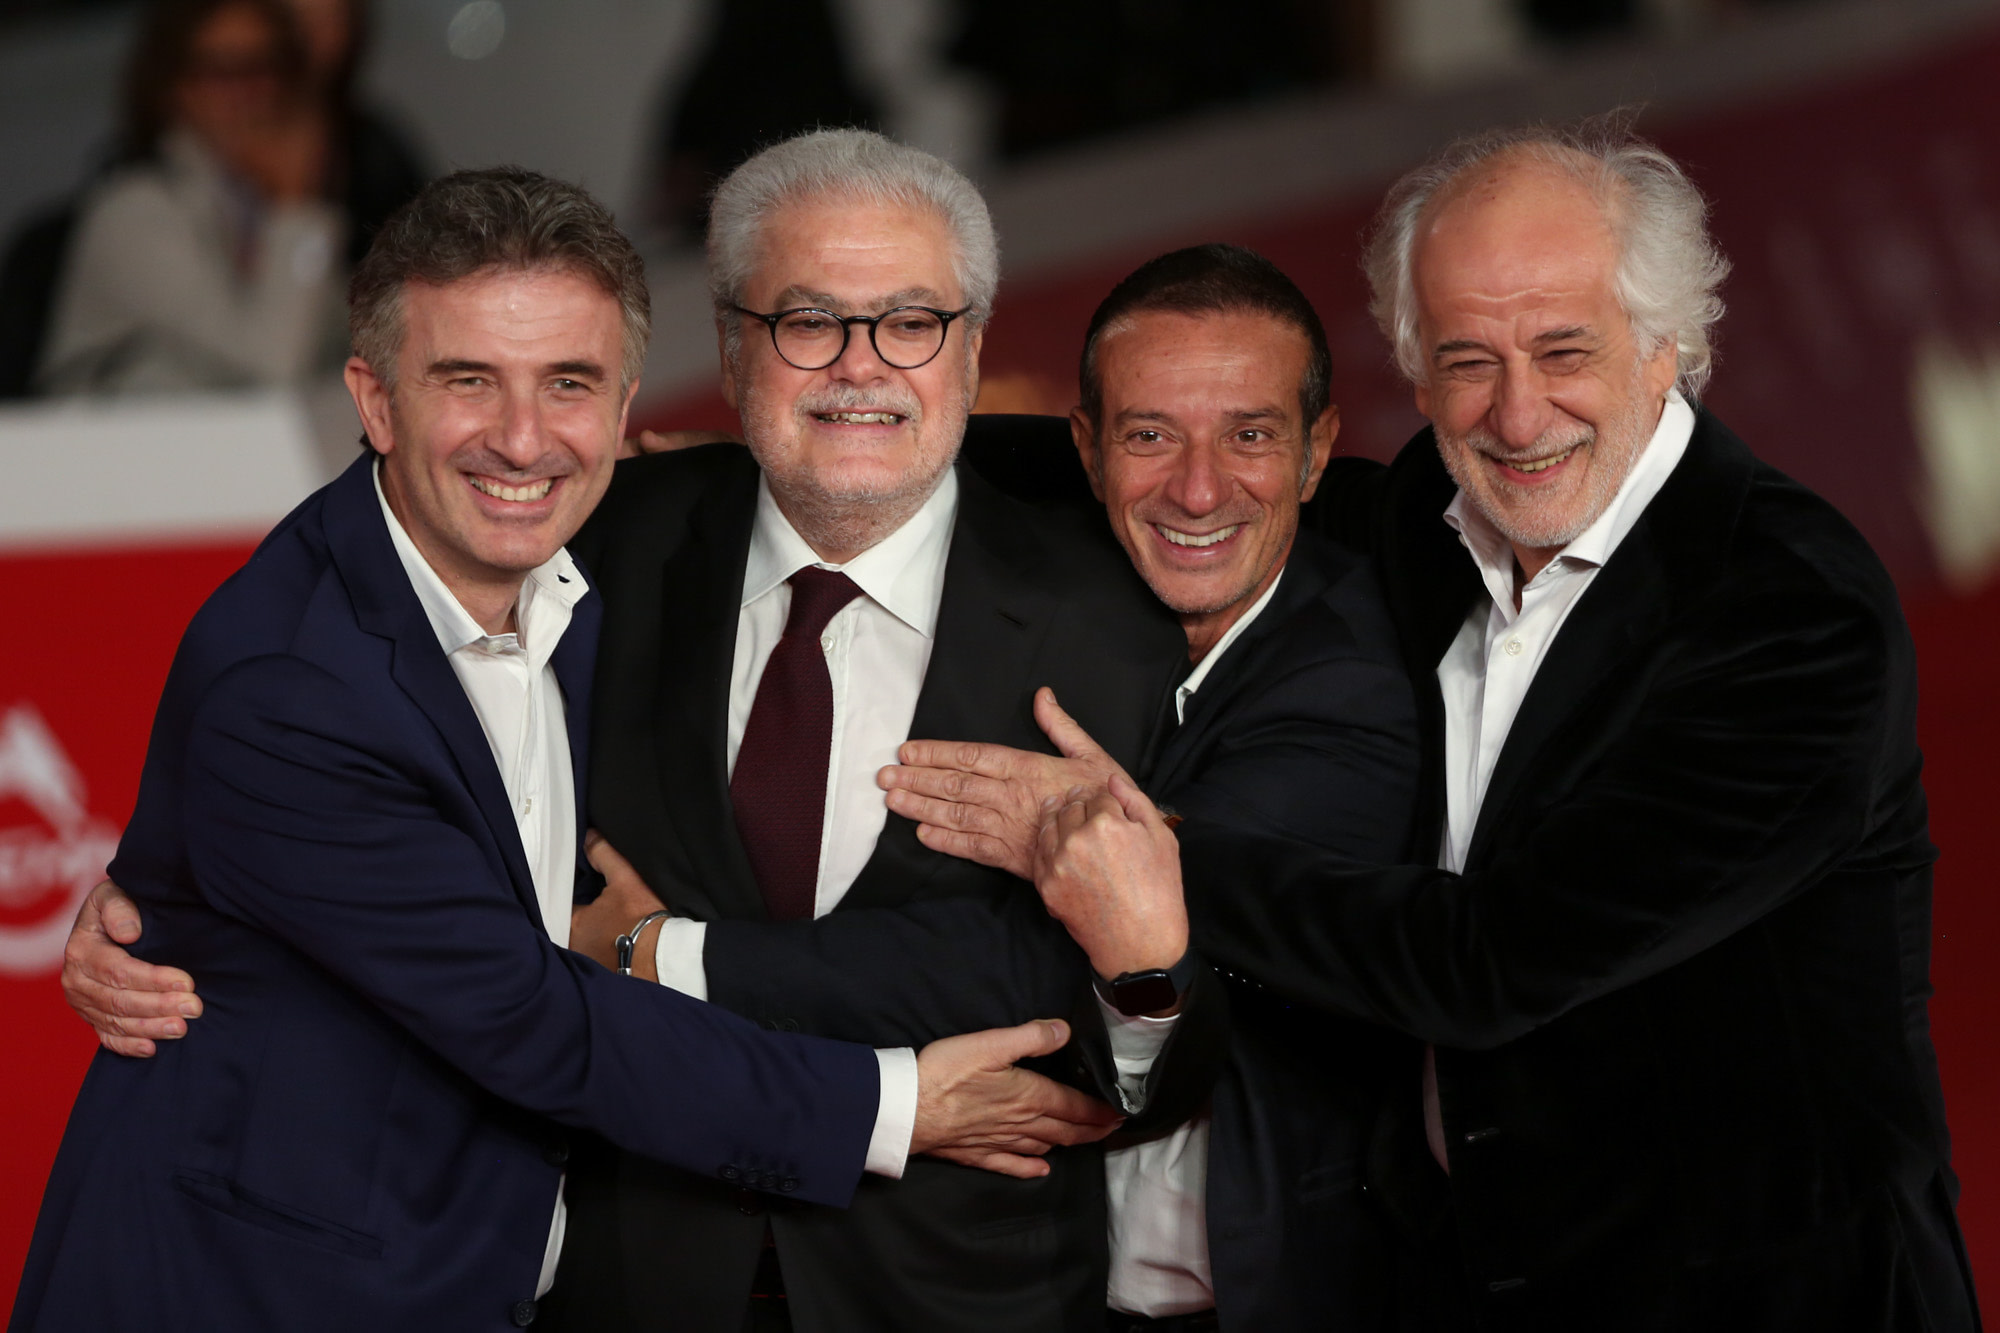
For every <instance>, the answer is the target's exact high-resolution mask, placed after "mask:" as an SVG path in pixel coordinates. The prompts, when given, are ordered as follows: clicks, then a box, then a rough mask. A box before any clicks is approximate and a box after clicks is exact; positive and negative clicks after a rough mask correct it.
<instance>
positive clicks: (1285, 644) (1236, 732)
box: [1152, 533, 1420, 1333]
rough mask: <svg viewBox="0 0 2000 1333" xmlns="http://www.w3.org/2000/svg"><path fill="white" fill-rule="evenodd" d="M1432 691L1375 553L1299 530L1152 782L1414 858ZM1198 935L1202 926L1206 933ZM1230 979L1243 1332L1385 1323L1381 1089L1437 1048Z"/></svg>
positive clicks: (1215, 1141)
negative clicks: (1376, 1148)
mask: <svg viewBox="0 0 2000 1333" xmlns="http://www.w3.org/2000/svg"><path fill="white" fill-rule="evenodd" d="M1417 756H1418V744H1417V721H1416V705H1415V702H1414V700H1413V699H1412V697H1411V690H1410V683H1409V679H1408V677H1407V676H1406V674H1405V673H1404V671H1403V667H1402V662H1401V657H1400V655H1399V653H1398V651H1397V647H1396V638H1395V631H1394V629H1393V627H1392V626H1391V625H1390V623H1389V616H1388V611H1387V609H1386V608H1385V607H1384V605H1383V602H1382V594H1381V591H1380V587H1379V584H1378V582H1377V580H1376V578H1375V574H1374V571H1373V569H1372V568H1371V567H1370V565H1369V562H1368V561H1367V560H1366V559H1364V558H1363V557H1360V556H1358V555H1355V554H1352V553H1350V552H1347V551H1344V550H1340V549H1337V548H1335V547H1333V546H1331V545H1329V544H1327V543H1325V542H1322V541H1320V540H1318V539H1317V538H1316V537H1315V535H1314V534H1312V533H1301V534H1300V537H1299V541H1298V544H1297V545H1296V546H1295V547H1294V549H1293V551H1292V554H1291V557H1290V559H1289V561H1288V562H1287V564H1286V567H1285V574H1284V578H1283V579H1282V580H1281V581H1280V582H1279V584H1278V590H1277V593H1276V594H1275V595H1274V596H1273V597H1272V599H1271V603H1270V605H1269V606H1267V607H1266V608H1265V609H1264V611H1263V613H1262V614H1261V615H1260V616H1259V617H1258V618H1257V619H1256V620H1255V621H1254V622H1252V624H1251V626H1250V628H1249V629H1248V630H1246V631H1245V632H1244V634H1243V637H1242V638H1240V639H1238V640H1237V641H1236V642H1235V643H1234V644H1232V645H1231V646H1230V647H1229V649H1228V650H1227V651H1226V653H1225V654H1224V656H1223V657H1222V658H1221V659H1220V660H1218V662H1217V663H1216V665H1215V666H1214V667H1213V668H1212V669H1211V672H1210V674H1209V676H1208V678H1207V679H1206V680H1205V681H1203V683H1202V685H1201V688H1200V689H1199V690H1197V691H1196V692H1195V694H1194V696H1193V697H1192V698H1191V699H1190V700H1189V701H1188V708H1187V717H1186V719H1185V720H1184V721H1183V723H1182V724H1181V726H1180V727H1179V729H1178V730H1176V731H1175V732H1174V733H1173V735H1172V738H1171V739H1170V740H1169V741H1168V742H1167V743H1166V745H1165V747H1164V749H1163V750H1162V753H1161V756H1160V763H1159V765H1158V767H1157V768H1156V770H1155V772H1154V776H1153V783H1152V789H1153V790H1154V791H1155V792H1156V793H1157V794H1158V796H1159V797H1160V799H1161V800H1163V801H1165V802H1166V803H1168V804H1170V805H1171V806H1173V808H1174V809H1175V810H1177V811H1179V812H1180V813H1181V814H1182V815H1183V816H1185V818H1186V820H1187V823H1186V824H1184V825H1183V826H1182V827H1183V831H1184V832H1185V831H1186V830H1187V829H1189V828H1191V827H1195V826H1202V827H1207V826H1213V827H1219V828H1230V829H1238V830H1244V831H1250V832H1257V833H1266V834H1275V835H1281V836H1285V837H1289V838H1295V839H1299V840H1301V841H1304V842H1307V843H1310V844H1311V845H1313V846H1315V847H1317V848H1319V849H1321V850H1322V851H1324V852H1326V853H1328V854H1330V855H1331V856H1333V857H1336V858H1340V859H1343V860H1347V861H1351V862H1352V863H1354V864H1357V865H1375V864H1382V863H1393V862H1397V861H1401V860H1403V859H1405V857H1406V855H1407V853H1408V851H1409V847H1410V841H1411V833H1412V828H1413V824H1412V819H1411V810H1412V806H1413V803H1414V801H1415V798H1416V792H1417V771H1418V762H1417ZM1199 943H1200V941H1199V940H1197V944H1199ZM1225 979H1226V980H1227V982H1228V984H1229V1000H1230V1019H1231V1022H1230V1025H1229V1038H1230V1041H1229V1056H1228V1061H1227V1063H1226V1064H1225V1065H1224V1068H1223V1072H1222V1074H1221V1077H1220V1078H1219V1079H1218V1081H1217V1083H1216V1086H1215V1091H1214V1096H1213V1101H1212V1106H1211V1110H1212V1117H1213V1118H1212V1120H1211V1127H1210V1137H1209V1161H1208V1187H1207V1188H1208V1192H1207V1215H1208V1245H1209V1259H1210V1265H1211V1270H1212V1276H1213V1279H1214V1282H1215V1299H1216V1308H1217V1311H1218V1313H1219V1314H1220V1316H1221V1319H1222V1326H1223V1328H1224V1329H1226V1330H1229V1331H1230V1333H1287V1331H1289V1330H1301V1331H1303V1330H1308V1329H1322V1328H1339V1329H1343V1330H1350V1331H1351V1333H1365V1330H1369V1329H1376V1328H1380V1327H1382V1326H1383V1320H1384V1318H1385V1317H1386V1312H1387V1309H1388V1305H1389V1291H1390V1284H1389V1281H1388V1277H1389V1273H1390V1271H1391V1267H1390V1262H1389V1258H1390V1237H1391V1232H1390V1230H1389V1228H1388V1226H1387V1221H1386V1219H1385V1218H1384V1217H1383V1216H1382V1213H1381V1210H1380V1208H1379V1206H1378V1205H1377V1203H1376V1202H1375V1200H1374V1199H1373V1198H1372V1196H1371V1195H1370V1194H1369V1193H1368V1192H1367V1191H1366V1189H1365V1188H1364V1186H1365V1172H1364V1164H1365V1160H1366V1157H1367V1154H1368V1150H1369V1144H1370V1141H1371V1135H1372V1131H1373V1127H1374V1125H1375V1122H1376V1119H1377V1117H1378V1115H1379V1114H1380V1112H1381V1107H1382V1103H1383V1099H1384V1098H1385V1097H1391V1096H1394V1095H1397V1094H1399V1093H1402V1092H1406V1091H1407V1090H1408V1089H1409V1088H1411V1087H1413V1086H1414V1085H1415V1079H1416V1077H1417V1070H1418V1068H1419V1065H1418V1055H1419V1050H1420V1048H1419V1047H1418V1045H1417V1044H1416V1043H1415V1042H1413V1041H1411V1040H1410V1039H1409V1038H1407V1037H1403V1036H1400V1035H1398V1034H1395V1033H1392V1032H1389V1031H1388V1030H1386V1029H1383V1028H1380V1027H1376V1026H1373V1025H1370V1024H1365V1023H1359V1022H1355V1021H1353V1020H1351V1019H1346V1018H1341V1017H1335V1016H1331V1015H1328V1014H1325V1013H1322V1012H1319V1011H1316V1010H1313V1009H1310V1008H1307V1007H1303V1006H1297V1005H1293V1004H1290V1003H1288V1002H1286V1001H1285V1000H1284V999H1283V998H1282V997H1279V996H1276V995H1273V994H1272V993H1271V992H1269V991H1267V990H1265V989H1264V988H1262V987H1260V986H1259V985H1257V984H1256V983H1255V982H1253V981H1251V980H1249V979H1248V978H1246V977H1244V976H1242V975H1241V974H1237V975H1232V976H1228V977H1226V978H1225Z"/></svg>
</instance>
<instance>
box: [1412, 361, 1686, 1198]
mask: <svg viewBox="0 0 2000 1333" xmlns="http://www.w3.org/2000/svg"><path fill="white" fill-rule="evenodd" d="M1693 434H1694V411H1693V409H1691V408H1690V407H1689V406H1688V405H1687V402H1686V400H1684V399H1683V398H1682V397H1681V396H1680V393H1679V391H1678V390H1673V391H1669V392H1668V394H1667V400H1666V405H1665V407H1664V408H1663V409H1662V410H1661V412H1660V423H1659V425H1658V426H1656V427H1655V428H1654V430H1653V437H1652V439H1650V440H1649V441H1647V443H1646V447H1645V448H1644V449H1643V450H1642V451H1641V452H1640V454H1639V457H1638V458H1637V459H1635V460H1634V461H1633V464H1632V470H1631V471H1630V472H1628V473H1626V474H1625V480H1624V481H1623V482H1622V483H1621V484H1620V485H1619V487H1618V491H1617V493H1616V494H1615V495H1613V496H1612V497H1611V503H1610V504H1609V505H1608V506H1606V508H1605V510H1604V512H1603V513H1602V514H1599V515H1598V516H1597V521H1596V522H1594V523H1592V524H1591V525H1590V526H1589V527H1587V528H1585V529H1584V530H1583V532H1582V534H1581V535H1580V536H1578V537H1577V539H1576V540H1575V541H1573V542H1571V543H1570V544H1569V545H1567V546H1565V547H1563V548H1562V550H1561V551H1560V552H1558V553H1557V555H1556V557H1555V559H1553V560H1551V561H1549V563H1548V564H1547V565H1545V566H1544V567H1543V568H1542V570H1541V572H1540V573H1538V574H1536V575H1535V577H1533V578H1532V579H1529V580H1528V581H1527V583H1526V584H1524V585H1522V587H1521V588H1520V606H1519V608H1518V609H1517V608H1516V607H1515V604H1514V603H1515V573H1516V571H1515V564H1514V548H1513V546H1512V545H1511V544H1510V543H1509V542H1508V540H1507V538H1506V537H1504V536H1503V535H1501V533H1500V531H1499V530H1498V529H1497V528H1495V527H1494V526H1493V525H1492V524H1491V523H1490V522H1488V521H1487V519H1486V516H1485V515H1484V514H1482V513H1480V512H1479V510H1478V508H1477V506H1475V505H1474V504H1473V503H1472V502H1471V500H1469V499H1468V498H1466V495H1465V493H1464V492H1463V491H1460V492H1459V493H1458V494H1457V495H1455V496H1454V497H1453V498H1452V502H1451V505H1450V507H1449V508H1447V509H1446V510H1445V511H1444V521H1445V522H1446V523H1449V524H1450V525H1451V526H1452V527H1453V529H1455V530H1456V531H1457V533H1458V539H1459V542H1460V543H1461V544H1462V545H1464V547H1465V549H1466V550H1467V551H1468V552H1470V553H1471V556H1472V562H1473V564H1475V565H1476V566H1478V568H1479V574H1480V577H1481V578H1482V579H1484V580H1485V582H1486V591H1487V593H1488V594H1489V596H1488V597H1487V598H1486V600H1484V601H1481V602H1477V603H1475V604H1474V605H1473V607H1472V609H1471V611H1470V612H1469V613H1467V615H1466V618H1465V624H1464V625H1462V626H1461V627H1460V628H1459V631H1458V637H1457V638H1455V639H1453V640H1452V643H1451V647H1450V648H1449V649H1447V650H1446V651H1445V655H1444V657H1443V658H1441V659H1440V660H1439V662H1438V667H1437V678H1438V689H1439V691H1440V692H1441V693H1442V694H1443V696H1444V781H1445V830H1444V837H1443V840H1442V845H1441V846H1440V847H1439V848H1438V865H1439V866H1440V867H1441V868H1443V869H1445V870H1450V871H1453V872H1454V873H1456V872H1461V871H1463V870H1464V869H1465V856H1466V852H1467V850H1468V849H1469V848H1470V847H1471V846H1472V833H1473V829H1474V828H1476V827H1477V826H1478V823H1479V807H1480V805H1481V803H1482V802H1484V801H1485V799H1486V785H1487V783H1489V782H1491V781H1492V779H1493V767H1494V765H1495V764H1497V763H1498V762H1499V760H1500V751H1501V749H1502V748H1503V747H1504V746H1505V745H1506V744H1507V733H1508V731H1509V730H1510V729H1511V728H1512V727H1513V725H1514V715H1515V714H1516V713H1518V712H1520V711H1521V702H1522V700H1524V699H1526V698H1527V696H1528V687H1529V686H1531V685H1533V684H1534V683H1535V673H1536V672H1537V671H1539V670H1540V669H1541V665H1542V662H1543V661H1544V660H1545V659H1546V658H1547V657H1548V653H1549V646H1550V645H1551V644H1553V643H1554V642H1555V639H1556V635H1557V634H1559V633H1561V631H1562V627H1563V623H1564V622H1565V621H1566V620H1568V619H1569V614H1570V611H1571V610H1572V609H1574V607H1575V606H1576V604H1577V602H1578V601H1580V600H1581V599H1582V597H1583V595H1584V593H1585V592H1587V591H1588V590H1589V588H1590V585H1591V583H1592V581H1593V580H1595V579H1596V578H1597V571H1598V570H1599V569H1601V568H1603V566H1604V562H1605V561H1607V560H1609V559H1610V558H1611V553H1612V552H1613V551H1615V550H1617V549H1618V544H1619V543H1620V542H1622V541H1624V540H1625V537H1626V535H1627V534H1628V533H1630V532H1631V531H1632V528H1633V526H1634V525H1635V524H1637V523H1638V521H1639V516H1640V515H1641V514H1643V513H1644V512H1645V511H1646V506H1647V505H1649V504H1651V503H1652V500H1653V497H1654V496H1655V495H1658V494H1659V493H1660V488H1661V487H1662V486H1664V485H1666V484H1667V478H1668V477H1669V476H1671V475H1672V474H1673V470H1674V466H1675V465H1676V464H1677V463H1679V462H1680V461H1681V455H1682V454H1684V453H1686V452H1687V445H1688V440H1689V439H1690V438H1691V437H1692V436H1693ZM1436 1070H1437V1067H1436V1063H1435V1054H1434V1052H1432V1051H1430V1050H1428V1049H1427V1050H1426V1051H1425V1053H1424V1129H1425V1133H1426V1135H1427V1136H1428V1137H1429V1139H1430V1147H1431V1155H1432V1156H1434V1157H1436V1158H1437V1159H1438V1163H1439V1165H1441V1166H1445V1167H1446V1169H1447V1170H1449V1169H1450V1168H1449V1165H1448V1159H1447V1156H1446V1153H1445V1143H1444V1125H1443V1121H1442V1119H1441V1117H1440V1115H1439V1112H1438V1102H1437V1072H1436Z"/></svg>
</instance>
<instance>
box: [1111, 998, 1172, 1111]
mask: <svg viewBox="0 0 2000 1333" xmlns="http://www.w3.org/2000/svg"><path fill="white" fill-rule="evenodd" d="M1096 998H1097V1011H1098V1012H1099V1013H1101V1014H1103V1015H1104V1032H1105V1035H1106V1036H1107V1037H1109V1038H1110V1039H1111V1063H1112V1064H1113V1065H1114V1066H1115V1067H1116V1068H1117V1070H1118V1100H1120V1101H1121V1102H1123V1103H1124V1104H1125V1105H1124V1107H1123V1109H1124V1111H1125V1114H1127V1115H1137V1114H1139V1112H1141V1111H1143V1110H1145V1109H1146V1076H1147V1075H1149V1074H1151V1073H1152V1072H1153V1061H1154V1060H1156V1059H1158V1058H1159V1055H1160V1051H1161V1050H1162V1049H1163V1048H1164V1047H1165V1046H1166V1044H1167V1038H1168V1037H1171V1036H1173V1035H1174V1024H1176V1023H1178V1022H1180V1019H1181V1016H1180V1015H1179V1014H1169V1015H1168V1016H1167V1017H1165V1018H1151V1017H1148V1016H1147V1015H1145V1014H1121V1013H1119V1012H1118V1011H1117V1010H1116V1009H1113V1008H1112V1007H1111V1006H1110V1005H1108V1004H1106V1003H1105V1002H1104V997H1103V996H1102V995H1099V996H1097V997H1096Z"/></svg>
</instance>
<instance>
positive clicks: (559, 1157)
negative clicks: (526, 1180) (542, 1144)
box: [542, 1139, 569, 1170]
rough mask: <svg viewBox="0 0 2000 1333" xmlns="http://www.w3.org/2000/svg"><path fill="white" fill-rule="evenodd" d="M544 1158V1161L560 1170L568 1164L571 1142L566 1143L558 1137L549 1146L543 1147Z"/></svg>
mask: <svg viewBox="0 0 2000 1333" xmlns="http://www.w3.org/2000/svg"><path fill="white" fill-rule="evenodd" d="M542 1160H543V1161H544V1162H547V1163H548V1164H549V1165H550V1166H553V1167H555V1168H557V1169H558V1170H560V1169H561V1168H563V1167H565V1166H568V1165H569V1144H567V1143H565V1142H564V1141H563V1140H561V1139H557V1140H556V1141H555V1142H554V1143H551V1144H550V1145H549V1146H548V1147H546V1148H544V1149H542Z"/></svg>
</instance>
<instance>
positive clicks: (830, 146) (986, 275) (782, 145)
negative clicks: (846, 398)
mask: <svg viewBox="0 0 2000 1333" xmlns="http://www.w3.org/2000/svg"><path fill="white" fill-rule="evenodd" d="M828 196H831V197H833V198H837V199H841V198H844V199H854V200H858V201H862V202H866V203H870V204H876V205H897V206H903V207H910V208H926V209H929V210H931V211H932V212H933V213H935V214H937V216H938V217H939V218H941V219H942V220H943V221H944V224H945V226H946V227H947V228H948V229H949V230H950V232H951V238H952V250H953V255H952V273H953V276H954V277H956V278H957V279H958V285H959V290H960V291H961V292H963V293H964V300H965V303H966V305H968V306H969V307H971V309H970V310H969V311H968V312H967V314H966V316H965V320H964V323H965V325H966V329H967V332H971V331H972V330H974V329H977V328H978V327H979V326H980V325H982V324H984V323H985V322H986V320H987V319H988V318H989V317H990V316H991V315H992V313H993V293H994V291H995V290H996V289H997V288H998V287H999V285H1000V242H999V239H998V238H997V237H996V236H995V235H994V232H993V216H992V214H991V213H989V212H987V209H986V200H985V199H984V198H982V197H981V196H980V193H979V190H978V188H977V187H976V186H974V185H973V183H972V182H971V181H969V180H967V179H966V178H965V177H964V175H962V174H961V173H960V172H959V171H958V169H957V168H955V167H953V166H952V165H951V164H950V163H948V162H945V161H943V160H942V159H940V158H936V157H933V156H931V154H929V153H926V152H923V151H921V150H920V149H916V148H911V147H909V146H908V145H906V144H899V143H897V142H895V141H894V140H892V139H887V138H884V137H883V136H882V135H879V134H876V133H874V132H873V131H870V130H812V131H809V132H808V133H805V134H801V135H797V136H795V137H793V138H790V139H785V140H783V141H781V142H779V143H775V144H772V145H771V146H770V147H769V148H766V149H764V150H763V151H762V152H760V153H758V154H757V155H756V156H755V157H752V158H750V159H749V160H748V161H746V162H745V163H743V165H742V166H740V167H738V168H736V170H734V171H732V172H730V173H729V175H728V177H727V178H726V179H725V180H724V181H723V182H722V184H720V185H718V186H717V187H716V189H715V195H714V198H713V199H711V200H710V201H709V209H708V291H709V297H710V299H711V300H713V301H714V303H715V314H716V318H717V319H718V320H720V321H722V325H723V328H724V330H725V332H724V339H725V342H726V345H727V347H728V351H729V355H730V357H731V359H732V360H733V359H734V358H735V355H736V349H737V346H738V339H739V337H740V336H741V329H740V326H739V324H738V321H736V320H735V319H733V318H730V315H731V307H732V306H735V305H737V304H739V303H741V301H742V299H743V291H744V288H745V287H747V286H748V285H749V283H750V275H751V274H752V273H754V272H755V271H756V268H757V260H758V246H759V243H760V241H761V240H762V237H763V229H764V225H765V223H767V222H768V221H769V220H770V218H771V215H772V214H773V213H776V212H777V211H778V210H779V209H780V208H782V207H784V206H785V205H787V204H791V203H796V202H798V201H800V200H806V199H813V198H825V197H828Z"/></svg>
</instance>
